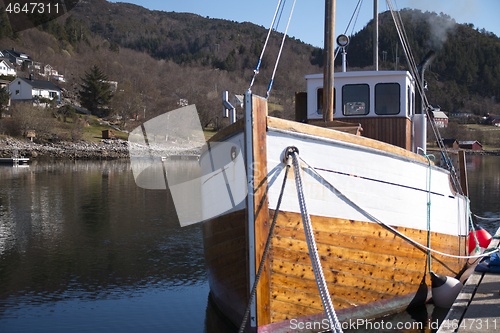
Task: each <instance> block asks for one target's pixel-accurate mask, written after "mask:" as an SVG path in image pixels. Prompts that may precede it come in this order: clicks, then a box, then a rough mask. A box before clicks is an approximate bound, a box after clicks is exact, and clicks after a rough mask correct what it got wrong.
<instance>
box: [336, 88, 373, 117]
mask: <svg viewBox="0 0 500 333" xmlns="http://www.w3.org/2000/svg"><path fill="white" fill-rule="evenodd" d="M342 109H343V113H344V116H359V115H367V114H368V112H370V87H369V86H368V85H367V84H346V85H345V86H343V87H342Z"/></svg>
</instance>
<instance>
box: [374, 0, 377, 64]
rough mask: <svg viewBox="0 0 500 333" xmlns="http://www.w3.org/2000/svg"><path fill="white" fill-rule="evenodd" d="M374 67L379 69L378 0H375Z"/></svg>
mask: <svg viewBox="0 0 500 333" xmlns="http://www.w3.org/2000/svg"><path fill="white" fill-rule="evenodd" d="M373 67H375V71H378V0H374V1H373Z"/></svg>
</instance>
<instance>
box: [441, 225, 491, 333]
mask: <svg viewBox="0 0 500 333" xmlns="http://www.w3.org/2000/svg"><path fill="white" fill-rule="evenodd" d="M499 244H500V229H498V230H497V232H496V234H495V236H494V237H493V239H492V240H491V243H490V245H489V247H488V250H491V249H496V248H497V247H498V246H499ZM451 332H457V333H466V332H485V333H486V332H500V274H498V273H484V272H482V273H480V272H474V273H473V274H472V275H471V276H470V277H469V279H468V280H467V282H466V283H465V286H464V288H463V289H462V291H461V292H460V294H459V295H458V297H457V299H456V300H455V303H453V306H452V307H451V309H450V311H449V312H448V315H447V316H446V318H445V319H444V321H443V323H442V324H441V326H440V328H439V330H438V331H437V333H451Z"/></svg>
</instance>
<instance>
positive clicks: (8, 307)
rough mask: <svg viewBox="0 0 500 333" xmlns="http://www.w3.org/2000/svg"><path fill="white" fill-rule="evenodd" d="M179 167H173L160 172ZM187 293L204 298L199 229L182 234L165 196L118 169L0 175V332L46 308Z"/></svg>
mask: <svg viewBox="0 0 500 333" xmlns="http://www.w3.org/2000/svg"><path fill="white" fill-rule="evenodd" d="M176 163H177V164H176ZM181 166H182V168H181ZM186 168H189V163H186V162H185V161H183V162H182V165H181V164H180V162H172V163H171V164H170V165H169V168H168V169H169V170H168V171H169V172H175V170H180V171H181V172H185V171H186ZM190 287H193V288H195V289H196V288H198V289H199V288H201V289H202V290H203V292H204V295H203V296H202V297H203V298H204V299H205V300H206V297H207V295H208V287H207V281H206V274H205V266H204V260H203V245H202V236H201V228H200V225H193V226H190V227H187V228H182V229H181V228H180V227H179V222H178V219H177V217H176V214H175V208H174V204H173V202H172V199H171V196H170V193H169V191H168V190H162V191H155V190H143V189H141V188H138V187H136V186H135V183H134V179H133V176H132V173H131V171H130V164H129V163H128V162H127V161H97V162H73V161H54V162H38V163H37V162H36V161H35V162H34V163H33V164H31V165H30V167H29V168H22V169H19V168H13V167H2V168H0V320H1V321H2V323H1V324H0V325H2V326H3V327H7V326H8V324H9V323H12V322H11V321H8V322H5V319H6V318H10V319H12V318H16V317H17V318H19V316H20V317H21V318H22V317H24V319H26V317H25V314H22V313H23V311H24V310H23V309H26V308H30V309H33V308H34V307H35V308H36V307H39V306H41V307H45V306H47V305H48V304H55V303H54V302H57V303H60V302H73V301H75V300H77V301H78V302H81V301H85V300H91V301H96V300H112V299H123V298H124V297H125V298H127V297H130V296H133V297H134V298H135V297H137V295H148V294H150V293H152V292H153V293H156V292H160V293H166V294H165V297H169V296H170V297H171V296H172V295H175V294H176V292H179V291H180V290H182V288H190ZM141 297H143V296H141ZM178 297H180V296H178ZM198 297H199V296H198V295H196V297H195V298H196V299H197V298H198ZM171 302H172V304H173V305H170V307H172V306H173V307H174V308H172V311H173V312H175V302H176V299H173V300H171ZM196 302H197V304H199V302H198V301H196ZM123 304H125V303H123ZM204 305H205V306H206V303H205V304H204ZM115 306H119V305H115ZM70 308H71V306H69V307H68V309H66V310H65V311H69V309H70ZM73 308H74V310H75V311H77V309H78V306H73ZM164 309H165V308H164ZM167 309H168V307H167ZM203 309H204V306H203V307H202V311H201V312H203ZM117 310H118V309H117ZM184 310H188V307H186V308H185V309H184ZM133 312H134V311H132V313H131V314H130V316H132V317H133ZM203 314H204V313H203ZM203 314H201V315H199V316H201V317H200V320H201V321H202V320H203V317H204V316H203ZM28 317H29V316H28ZM107 319H109V318H107ZM18 323H20V322H18ZM101 324H102V323H101ZM164 324H165V323H164ZM5 325H7V326H5ZM98 325H99V324H98V323H97V324H96V326H98ZM163 328H165V326H164V325H163ZM174 331H175V330H174Z"/></svg>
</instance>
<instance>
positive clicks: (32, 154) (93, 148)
mask: <svg viewBox="0 0 500 333" xmlns="http://www.w3.org/2000/svg"><path fill="white" fill-rule="evenodd" d="M129 147H131V148H132V150H133V155H134V156H135V155H139V156H151V155H153V156H155V157H162V156H170V155H199V153H200V147H197V146H194V145H192V146H184V147H175V146H165V145H155V144H153V145H151V146H150V147H145V146H143V145H138V144H135V143H129V142H128V141H123V140H101V142H100V143H94V142H78V143H74V142H60V143H48V144H37V143H33V142H31V141H21V140H16V139H12V138H4V139H0V157H12V156H13V154H14V151H16V150H17V151H18V154H19V156H23V157H29V158H30V159H34V158H65V159H88V160H90V159H118V158H129V157H130V154H129Z"/></svg>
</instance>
